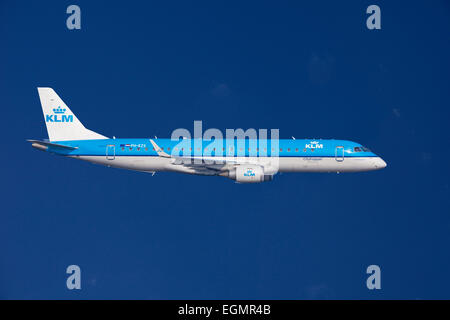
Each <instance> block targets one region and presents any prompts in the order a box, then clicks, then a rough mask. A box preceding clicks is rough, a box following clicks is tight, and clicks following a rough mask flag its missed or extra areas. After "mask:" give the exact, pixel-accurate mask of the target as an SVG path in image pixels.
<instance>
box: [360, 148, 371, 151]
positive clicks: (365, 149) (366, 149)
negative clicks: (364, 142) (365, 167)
mask: <svg viewBox="0 0 450 320" xmlns="http://www.w3.org/2000/svg"><path fill="white" fill-rule="evenodd" d="M361 148H362V149H363V151H364V152H371V151H370V149H369V148H366V147H361Z"/></svg>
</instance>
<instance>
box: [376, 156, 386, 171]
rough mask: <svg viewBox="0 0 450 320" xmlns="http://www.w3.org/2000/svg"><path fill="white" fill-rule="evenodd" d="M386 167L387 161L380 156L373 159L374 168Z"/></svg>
mask: <svg viewBox="0 0 450 320" xmlns="http://www.w3.org/2000/svg"><path fill="white" fill-rule="evenodd" d="M386 167H387V163H386V162H385V161H384V160H383V159H381V158H380V157H377V158H376V160H375V168H377V169H383V168H386Z"/></svg>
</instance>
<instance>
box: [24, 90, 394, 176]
mask: <svg viewBox="0 0 450 320" xmlns="http://www.w3.org/2000/svg"><path fill="white" fill-rule="evenodd" d="M38 93H39V98H40V101H41V105H42V111H43V113H44V120H45V124H46V126H47V133H48V137H49V139H48V140H47V139H45V140H27V141H29V142H31V145H32V146H33V147H34V148H36V149H38V150H42V151H46V152H49V153H52V154H56V155H61V156H65V157H69V158H75V159H80V160H86V161H89V162H92V163H96V164H101V165H105V166H108V167H115V168H123V169H128V170H134V171H142V172H148V173H152V174H155V172H158V171H174V172H180V173H187V174H194V175H206V176H223V177H227V178H230V179H232V180H234V181H235V182H237V183H258V182H264V181H271V180H272V179H273V177H274V175H275V174H276V173H277V172H337V173H340V172H361V171H372V170H379V169H383V168H385V167H386V162H385V161H384V160H383V159H382V158H380V157H379V156H377V155H376V154H375V153H373V152H372V151H370V150H369V149H368V148H366V147H364V146H362V145H361V144H359V143H356V142H352V141H347V140H331V139H313V140H311V139H295V138H292V139H277V140H271V139H270V140H269V139H256V140H255V139H234V138H233V139H218V140H213V141H211V140H203V139H195V138H194V139H188V138H187V137H182V138H180V139H179V140H173V139H157V138H156V137H155V138H154V139H151V138H147V139H116V138H115V137H114V138H113V139H111V138H108V137H106V136H103V135H101V134H99V133H96V132H94V131H92V130H89V129H87V128H85V127H84V126H83V124H82V123H81V122H80V121H79V120H78V118H77V117H76V116H75V114H74V113H73V112H72V111H71V110H70V109H69V107H68V106H67V105H66V104H65V103H64V102H63V101H62V100H61V98H60V97H59V96H58V95H57V94H56V92H55V91H54V90H53V89H52V88H41V87H40V88H38ZM213 143H214V144H213ZM208 147H209V150H208Z"/></svg>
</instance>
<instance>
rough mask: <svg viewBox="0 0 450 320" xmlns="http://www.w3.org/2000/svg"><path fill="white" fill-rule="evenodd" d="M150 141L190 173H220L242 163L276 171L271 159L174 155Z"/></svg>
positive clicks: (156, 148)
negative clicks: (256, 159)
mask: <svg viewBox="0 0 450 320" xmlns="http://www.w3.org/2000/svg"><path fill="white" fill-rule="evenodd" d="M150 142H151V144H152V145H153V147H154V148H155V150H156V152H157V153H158V155H159V156H160V157H164V158H171V159H172V160H173V162H172V164H173V165H178V166H182V167H184V168H185V169H186V170H187V171H188V172H190V173H195V174H201V175H219V174H220V173H222V172H224V171H227V170H231V169H233V168H234V167H236V166H240V165H256V166H261V167H263V168H264V170H265V171H274V169H272V168H271V167H272V164H271V160H269V161H266V162H265V163H264V162H261V161H255V160H250V159H249V158H245V157H240V158H236V157H233V158H229V157H213V156H206V157H200V156H189V157H184V156H173V155H169V154H167V153H166V152H164V151H163V150H162V149H161V148H160V147H159V146H158V145H157V144H156V142H155V141H153V140H152V139H150Z"/></svg>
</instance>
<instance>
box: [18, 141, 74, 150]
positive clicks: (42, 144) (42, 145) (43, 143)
mask: <svg viewBox="0 0 450 320" xmlns="http://www.w3.org/2000/svg"><path fill="white" fill-rule="evenodd" d="M27 141H28V142H31V143H32V146H33V147H35V148H37V149H43V148H46V147H53V148H62V149H66V150H75V149H78V148H77V147H71V146H65V145H63V144H58V143H51V142H47V141H39V140H27ZM39 147H40V148H39Z"/></svg>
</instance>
